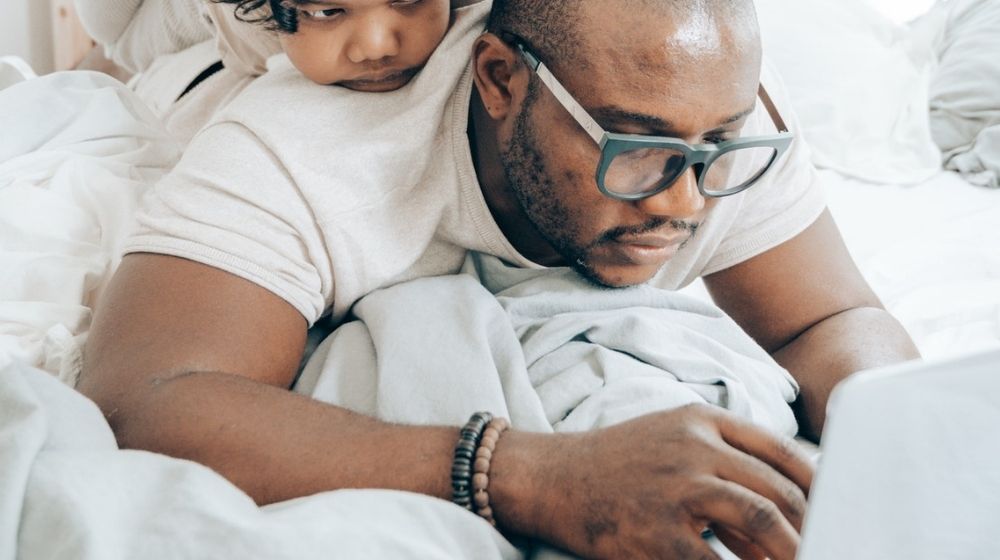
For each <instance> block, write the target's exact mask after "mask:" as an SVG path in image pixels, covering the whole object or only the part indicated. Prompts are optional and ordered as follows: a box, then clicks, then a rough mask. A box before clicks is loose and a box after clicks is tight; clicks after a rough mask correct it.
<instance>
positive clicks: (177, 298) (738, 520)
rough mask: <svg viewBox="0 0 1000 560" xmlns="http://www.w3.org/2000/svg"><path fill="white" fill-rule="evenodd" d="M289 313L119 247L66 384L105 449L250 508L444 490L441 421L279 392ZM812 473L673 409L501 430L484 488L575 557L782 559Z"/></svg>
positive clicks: (779, 449) (748, 433) (289, 352)
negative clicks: (568, 431)
mask: <svg viewBox="0 0 1000 560" xmlns="http://www.w3.org/2000/svg"><path fill="white" fill-rule="evenodd" d="M305 334H306V322H305V320H304V319H303V318H302V316H301V315H300V314H299V313H298V312H297V311H295V309H294V308H293V307H292V306H290V305H289V304H287V303H286V302H285V301H284V300H282V299H280V298H278V297H277V296H275V295H273V294H272V293H270V292H268V291H267V290H265V289H263V288H260V287H258V286H256V285H254V284H253V283H250V282H248V281H245V280H243V279H240V278H238V277H236V276H233V275H230V274H228V273H225V272H222V271H219V270H217V269H214V268H212V267H209V266H205V265H201V264H197V263H194V262H191V261H186V260H183V259H179V258H174V257H167V256H156V255H148V254H134V255H129V256H126V257H125V259H124V260H123V261H122V265H121V267H120V269H119V270H118V272H117V273H116V274H115V277H114V280H113V281H112V283H111V285H110V287H109V289H108V291H107V292H105V295H104V296H103V298H102V301H101V304H100V307H99V309H98V311H97V314H96V316H95V321H94V325H93V328H92V330H91V335H90V339H89V341H88V344H87V348H86V357H85V364H84V371H83V374H82V377H81V380H80V383H79V389H80V391H81V392H83V393H84V394H85V395H87V396H89V397H91V398H92V399H94V400H95V401H96V402H97V404H98V405H99V406H100V408H101V409H102V411H103V412H104V414H105V416H106V417H107V419H108V421H109V422H110V424H111V426H112V428H113V430H114V432H115V434H116V436H117V438H118V442H119V444H120V445H121V446H122V447H124V448H137V449H145V450H149V451H155V452H160V453H164V454H167V455H171V456H175V457H181V458H186V459H191V460H194V461H198V462H200V463H202V464H205V465H207V466H209V467H211V468H212V469H214V470H216V471H218V472H219V473H221V474H222V475H223V476H225V477H226V478H228V479H229V480H230V481H232V482H233V483H234V484H236V485H237V486H239V487H240V488H242V489H243V490H244V491H246V492H247V493H248V494H249V495H250V496H251V497H253V498H254V499H255V500H256V501H257V502H258V503H262V504H265V503H272V502H276V501H281V500H287V499H291V498H297V497H301V496H307V495H311V494H315V493H318V492H323V491H328V490H336V489H340V488H387V489H397V490H408V491H413V492H420V493H423V494H428V495H431V496H436V497H439V498H444V499H447V498H449V497H450V494H451V483H450V472H451V459H452V455H453V449H454V445H455V443H456V441H457V440H458V428H456V427H411V426H398V425H391V424H386V423H384V422H381V421H379V420H376V419H373V418H368V417H364V416H361V415H358V414H354V413H351V412H350V411H347V410H345V409H342V408H338V407H334V406H330V405H328V404H325V403H321V402H318V401H314V400H311V399H308V398H305V397H302V396H299V395H295V394H293V393H291V392H289V391H288V386H289V384H290V383H291V382H292V380H293V377H294V375H295V371H296V368H297V365H298V363H299V360H300V358H301V354H302V347H303V343H304V340H305ZM811 477H812V468H811V466H810V464H809V462H808V459H806V458H805V457H803V456H802V454H801V451H799V450H798V449H797V447H796V446H795V445H794V444H793V443H791V442H789V441H787V440H783V439H780V438H777V437H775V436H773V435H771V434H768V433H767V432H765V431H763V430H761V429H759V428H756V427H754V426H751V425H749V424H747V423H746V422H743V421H741V420H738V419H736V418H735V417H733V416H732V415H730V414H728V413H726V412H725V411H720V410H713V409H710V408H708V407H687V408H684V409H680V410H675V411H672V412H667V413H661V414H655V415H649V416H644V417H642V418H639V419H636V420H633V421H632V422H629V423H626V424H622V425H619V426H615V427H613V428H608V429H604V430H597V431H594V432H589V433H586V434H575V435H540V434H529V433H524V432H519V431H516V430H510V431H508V432H507V433H505V434H504V436H503V437H502V438H501V440H500V441H499V443H498V444H497V448H496V452H495V453H494V455H493V460H492V463H491V466H490V484H489V492H490V496H491V503H492V506H493V509H494V512H495V517H496V519H497V521H498V523H499V524H500V527H501V528H502V529H503V530H504V531H506V532H508V533H511V534H520V535H525V536H529V537H535V538H539V539H541V540H543V541H546V542H550V543H553V544H556V545H557V546H561V547H564V548H567V549H569V550H571V551H573V552H576V553H577V554H579V555H582V556H584V557H633V558H641V557H663V556H676V557H684V558H688V557H708V558H711V557H713V555H712V553H711V552H710V551H708V550H707V547H706V546H705V543H704V542H703V540H702V539H701V537H700V533H701V530H702V529H703V528H704V527H705V526H707V525H709V524H711V525H713V526H714V527H715V528H716V529H717V532H718V534H719V535H720V537H721V538H723V539H725V540H726V542H728V543H729V544H732V545H733V548H734V549H736V550H744V551H748V552H747V553H746V556H745V557H747V558H756V557H761V555H760V554H757V552H756V551H763V552H764V553H766V554H767V555H768V556H770V557H771V558H774V559H775V560H782V559H788V560H791V559H792V558H793V556H794V554H795V549H796V546H797V543H798V533H797V529H800V528H801V523H802V515H803V512H804V509H805V493H806V492H807V490H808V487H809V485H810V482H811Z"/></svg>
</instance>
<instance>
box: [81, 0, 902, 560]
mask: <svg viewBox="0 0 1000 560" xmlns="http://www.w3.org/2000/svg"><path fill="white" fill-rule="evenodd" d="M366 1H367V0H366ZM483 15H485V8H484V7H482V6H473V7H471V8H469V9H467V10H464V11H461V12H459V15H458V16H457V19H456V22H455V24H454V26H453V30H452V32H450V33H449V36H448V37H446V38H445V41H444V43H442V46H441V48H440V49H439V51H438V53H437V54H435V56H434V57H432V58H431V60H430V61H429V62H428V64H427V66H426V67H425V69H424V70H423V72H422V73H421V75H419V76H418V77H417V78H416V79H415V80H414V82H412V83H411V85H410V86H409V87H408V88H404V89H403V90H400V91H399V92H396V93H394V94H392V95H391V96H390V95H382V96H359V95H358V94H355V93H354V92H346V91H343V90H339V89H338V88H322V87H318V86H315V85H314V84H307V83H304V82H303V80H301V79H298V78H296V77H295V75H294V73H293V72H292V69H290V67H289V66H288V65H285V66H283V67H282V66H278V67H276V68H274V69H272V71H271V72H270V73H269V74H268V75H266V76H264V77H263V78H261V79H259V80H258V81H257V82H256V83H255V84H254V85H253V86H251V88H249V89H248V90H247V91H246V92H244V95H242V96H241V98H240V99H237V100H236V101H235V102H234V104H233V105H232V106H230V108H229V109H227V111H226V113H225V114H224V115H222V116H221V117H220V118H219V119H218V120H217V122H216V124H214V125H213V126H210V127H208V128H207V129H206V130H204V131H203V132H202V133H201V135H200V136H199V137H198V138H196V139H195V141H194V143H193V144H192V147H191V148H190V149H189V151H188V153H187V155H186V156H185V160H184V161H182V162H181V163H180V164H179V166H178V168H177V169H176V170H175V172H174V174H173V175H172V177H171V178H170V179H168V180H167V181H165V182H164V183H163V184H161V185H159V186H158V187H157V189H156V192H155V193H154V196H152V197H151V198H150V200H149V201H148V206H147V209H146V210H145V212H144V213H143V214H142V216H140V222H141V228H140V231H139V233H138V234H137V235H136V236H135V237H134V238H133V240H132V242H131V244H130V246H129V251H131V253H132V254H130V255H128V256H126V258H125V259H124V261H123V263H122V266H121V269H120V270H119V272H118V273H117V275H116V277H115V280H114V282H113V285H112V287H111V288H110V289H109V292H108V295H107V296H106V298H105V300H104V302H103V303H102V307H101V309H99V311H98V314H97V317H96V320H95V325H94V328H93V331H92V335H91V339H90V341H89V346H88V348H87V359H86V364H85V371H84V373H83V377H82V381H81V385H80V389H81V390H82V391H83V392H84V393H85V394H87V395H89V396H91V397H92V398H93V399H94V400H95V401H97V403H98V404H99V405H100V406H101V408H102V409H103V410H104V411H105V414H106V416H107V418H108V420H109V422H110V423H111V425H112V427H113V428H114V429H115V432H116V434H117V436H118V439H119V442H120V443H121V445H123V446H125V447H135V448H142V449H149V450H153V451H158V452H162V453H167V454H170V455H174V456H180V457H185V458H189V459H192V460H195V461H198V462H201V463H204V464H206V465H209V466H211V467H212V468H214V469H216V470H218V471H219V472H220V473H222V474H223V475H225V476H226V477H227V478H229V479H230V480H231V481H233V482H234V483H235V484H237V485H238V486H240V487H241V488H243V489H244V490H245V491H247V492H248V493H249V494H250V495H251V496H253V497H254V498H255V499H256V500H257V501H258V502H259V503H271V502H276V501H280V500H286V499H290V498H294V497H298V496H305V495H309V494H313V493H316V492H320V491H325V490H331V489H338V488H357V487H362V488H393V489H400V490H409V491H415V492H421V493H425V494H430V495H434V496H438V497H442V498H447V497H449V496H450V495H451V491H450V484H449V472H450V465H451V454H452V450H453V448H454V445H455V442H456V441H457V437H458V431H457V429H456V428H438V427H407V426H395V425H388V424H385V423H382V422H380V421H377V420H375V419H371V418H366V417H362V416H359V415H356V414H353V413H351V412H349V411H346V410H343V409H339V408H336V407H332V406H328V405H325V404H321V403H318V402H314V401H311V400H309V399H305V398H301V397H298V396H295V395H292V394H290V393H289V392H288V391H287V388H288V387H289V385H290V384H291V383H292V381H293V379H294V376H295V372H296V370H297V368H298V365H299V361H300V359H301V357H302V348H303V345H304V343H305V338H306V329H307V327H308V326H309V325H310V324H312V323H313V322H315V321H316V320H317V319H319V318H320V316H321V315H323V314H324V313H326V312H328V311H329V312H330V313H331V314H332V317H333V320H334V321H340V320H342V319H343V318H344V317H345V315H346V314H347V313H348V310H349V309H350V306H351V305H353V303H354V302H356V301H357V300H358V299H360V298H361V297H363V296H364V295H366V294H367V293H368V292H370V291H372V290H374V289H376V288H378V287H382V286H387V285H391V284H394V283H398V282H401V281H405V280H408V279H410V278H416V277H420V276H429V275H434V274H442V273H446V272H448V271H452V272H453V271H455V270H457V269H458V267H459V266H460V264H461V262H462V260H463V259H464V255H465V253H466V251H467V250H470V249H471V250H478V251H482V252H487V253H492V254H494V255H497V256H499V257H501V258H503V259H505V260H507V261H509V262H512V263H515V264H518V265H521V266H533V267H538V266H561V265H570V266H574V267H575V268H577V269H578V270H579V271H580V272H581V273H582V274H584V275H585V276H586V277H588V278H590V279H592V280H593V281H594V282H597V283H600V284H603V285H607V286H611V287H618V286H627V285H631V284H636V283H641V282H646V281H650V282H652V283H653V284H654V285H657V286H661V287H664V288H668V289H674V288H676V287H678V286H680V285H683V284H684V283H686V282H687V281H690V280H691V279H692V278H694V277H697V276H699V275H703V274H704V275H706V276H705V281H706V284H707V285H708V287H709V289H710V291H711V293H712V295H713V297H714V298H715V300H716V301H717V302H718V303H719V304H720V305H721V306H722V307H723V308H724V309H725V310H727V311H728V312H729V313H730V314H731V315H733V317H734V318H735V319H736V320H737V321H738V322H739V323H740V324H741V325H742V326H743V327H744V328H745V329H746V330H747V331H748V332H749V333H750V334H751V335H752V336H753V337H754V338H755V339H756V340H757V341H758V342H759V343H760V344H761V345H762V346H764V347H765V348H766V349H768V350H769V351H771V352H772V354H773V356H774V357H775V358H776V359H777V360H778V361H779V362H780V363H781V364H782V365H784V366H785V367H787V368H788V369H789V370H790V371H791V372H792V373H793V374H794V375H795V377H796V378H797V380H798V381H799V382H800V384H801V386H802V396H801V399H800V402H799V408H800V413H801V414H800V418H801V422H802V425H803V430H804V431H806V432H807V433H811V434H813V435H817V436H818V434H819V432H820V431H821V430H822V424H823V409H824V407H825V405H826V400H827V398H828V396H829V392H830V390H831V388H832V387H833V385H835V384H836V382H837V381H839V380H840V379H842V378H844V377H845V376H847V375H849V374H851V373H853V372H854V371H857V370H860V369H863V368H866V367H871V366H876V365H881V364H885V363H889V362H894V361H900V360H904V359H907V358H911V357H913V356H915V350H914V348H913V346H912V343H911V342H910V341H909V339H908V337H907V336H906V334H905V333H904V332H903V330H902V329H901V327H900V326H899V325H898V324H897V323H896V322H895V321H894V320H893V319H892V318H891V317H890V316H889V315H888V314H887V313H886V312H885V311H884V310H882V308H881V306H880V304H879V302H878V300H877V298H876V297H875V296H874V295H873V294H872V293H871V291H870V290H869V288H868V287H867V285H866V284H865V282H864V280H863V279H862V278H861V277H860V275H859V274H858V272H857V270H856V268H855V267H854V265H853V264H852V262H851V260H850V258H849V256H848V254H847V252H846V250H845V248H844V246H843V243H842V241H841V240H840V238H839V235H838V233H837V230H836V227H835V226H834V225H833V223H832V220H831V218H830V217H829V215H828V214H827V213H826V212H824V211H823V205H822V202H821V201H820V200H819V198H818V197H817V196H816V189H817V186H816V185H815V177H814V175H813V174H812V172H811V169H810V168H809V166H808V163H807V160H806V158H805V155H804V151H803V150H804V148H803V147H802V146H801V143H799V142H796V143H793V144H792V146H791V147H789V148H788V150H787V153H786V154H785V155H784V156H783V157H781V158H775V157H774V155H775V154H774V151H775V150H778V151H780V150H783V149H784V148H785V147H787V143H783V142H782V140H781V138H785V137H784V136H782V135H781V134H778V132H779V131H780V129H781V128H782V125H781V120H782V115H781V114H779V112H778V111H776V110H772V108H769V107H768V105H769V103H768V102H767V100H766V99H765V97H767V96H766V95H763V94H762V95H761V96H760V97H761V101H760V102H758V101H757V97H758V89H759V88H758V86H759V81H760V80H759V75H760V74H759V73H760V43H759V37H758V31H757V27H756V21H755V18H754V14H753V6H752V3H751V2H749V1H743V0H741V1H736V2H733V1H730V0H702V1H698V2H669V1H649V0H646V1H643V0H631V1H627V0H622V1H616V2H602V1H598V0H588V1H583V2H570V1H568V0H508V1H506V2H502V3H497V5H496V6H495V7H494V10H493V13H492V14H491V18H490V23H489V29H490V31H491V33H487V34H483V35H480V33H479V30H480V27H479V25H481V17H482V16H483ZM382 39H384V37H383V38H380V39H379V40H382ZM380 44H382V43H380ZM468 48H471V49H472V53H473V59H472V65H471V68H470V67H469V66H468V64H467V60H466V59H465V58H464V57H462V56H455V55H454V53H455V52H456V50H460V49H468ZM466 52H468V51H466ZM375 62H377V63H378V64H380V65H386V66H388V67H391V63H392V59H391V56H390V55H389V54H386V55H385V58H384V60H383V59H380V60H378V61H375ZM767 78H768V79H767V80H765V82H766V83H765V85H768V86H774V85H775V84H774V82H773V80H771V78H770V77H769V76H768V77H767ZM442 90H444V91H442ZM771 91H772V92H774V91H776V88H775V87H771ZM303 115H305V116H306V117H307V120H308V121H309V122H308V124H309V127H307V128H296V126H298V125H296V119H298V120H301V119H302V117H303ZM588 115H589V116H588ZM467 117H468V118H467ZM788 117H789V115H784V118H788ZM601 129H603V130H606V131H609V132H613V133H623V134H627V135H631V136H613V137H612V139H613V140H614V141H613V142H611V141H609V142H607V143H606V144H605V145H604V147H603V149H602V147H601V146H599V144H598V143H597V141H598V140H599V139H601V140H603V139H604V133H603V132H602V131H601ZM639 136H644V137H645V138H640V137H639ZM654 136H655V137H656V138H652V137H654ZM668 137H669V138H668ZM761 137H766V138H761ZM737 138H741V139H742V140H747V142H744V143H743V144H739V143H731V144H723V143H724V142H726V141H729V140H734V139H737ZM706 143H719V144H720V145H722V146H729V147H733V146H739V147H741V148H746V149H750V148H755V147H756V148H760V147H764V148H765V150H764V152H760V151H754V150H750V151H749V152H743V153H741V154H740V155H739V157H738V158H736V159H733V157H731V156H735V154H729V156H725V157H726V158H727V159H723V157H724V156H721V155H718V154H715V153H714V152H713V151H712V150H711V149H707V148H704V147H699V146H697V145H701V144H706ZM691 145H695V147H694V148H691V147H690V146H691ZM609 146H618V147H619V148H621V154H614V153H611V152H610V151H609V150H611V148H609ZM647 148H648V149H647ZM767 149H771V150H772V151H771V152H767ZM712 154H715V155H712ZM618 155H621V156H623V159H619V158H618V157H617V156H618ZM612 156H614V157H612ZM715 156H718V160H710V159H707V158H711V157H715ZM699 158H702V159H699ZM650 161H652V162H653V163H654V164H655V165H654V166H652V167H651V166H650V165H649V163H650ZM692 162H694V163H696V164H695V165H694V166H691V165H689V164H691V163H692ZM705 163H710V165H711V166H715V165H719V166H720V167H718V168H715V167H706V166H705ZM769 166H770V167H769ZM720 169H721V172H719V170H720ZM763 170H766V173H765V174H764V175H761V173H760V172H761V171H763ZM713 171H715V172H717V175H712V172H713ZM734 177H740V179H739V181H738V182H736V183H733V182H731V181H732V180H733V178H734ZM477 179H478V181H477ZM747 187H749V188H747ZM744 188H745V190H742V192H738V193H737V192H736V191H740V190H741V189H744ZM721 195H731V196H721ZM303 317H305V320H303ZM489 480H490V482H489V484H490V486H489V492H490V497H491V504H492V508H493V511H494V513H495V518H496V520H497V522H498V526H499V528H500V529H501V530H502V531H504V532H505V533H507V534H510V535H524V536H529V537H534V538H538V539H541V540H543V541H546V542H549V543H551V544H554V545H556V546H560V547H562V548H565V549H568V550H570V551H572V552H574V553H576V554H579V555H581V556H585V557H628V558H644V557H664V556H673V557H678V558H691V557H699V558H702V557H704V558H713V557H715V556H714V553H713V552H712V551H710V550H709V549H708V547H707V546H706V545H705V543H704V541H703V540H702V538H701V535H700V533H701V530H702V529H703V528H704V527H705V526H706V525H712V526H713V528H714V529H715V530H716V532H717V534H719V535H720V537H722V539H723V540H724V541H725V542H726V544H727V545H729V546H730V548H731V549H732V550H734V551H736V552H737V553H738V554H740V555H741V556H742V557H744V558H761V557H764V556H765V555H766V556H769V557H771V558H775V559H791V558H793V556H794V554H795V550H796V547H797V543H798V529H799V528H800V525H801V520H802V514H803V511H804V508H805V492H806V491H807V489H808V486H809V483H810V480H811V467H810V465H809V464H808V462H807V461H806V460H805V459H804V458H803V457H802V455H801V453H800V452H799V451H798V450H797V448H796V446H795V445H794V444H792V443H790V442H788V441H785V440H782V439H780V438H776V437H774V436H772V435H770V434H768V433H765V432H763V431H762V430H760V429H758V428H755V427H753V426H750V425H748V424H745V423H743V422H741V421H738V420H735V419H733V418H732V417H731V416H729V415H726V414H724V413H722V412H720V411H715V410H710V409H706V408H700V407H693V408H685V409H681V410H675V411H672V412H666V413H661V414H655V415H650V416H646V417H642V418H639V419H637V420H634V421H632V422H628V423H626V424H622V425H619V426H617V427H614V428H610V429H605V430H600V431H596V432H591V433H586V434H579V435H539V434H528V433H522V432H517V431H510V432H508V433H506V434H505V435H504V436H503V439H502V440H500V442H499V443H498V444H497V447H496V453H495V455H494V456H493V460H492V463H491V466H490V473H489Z"/></svg>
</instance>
